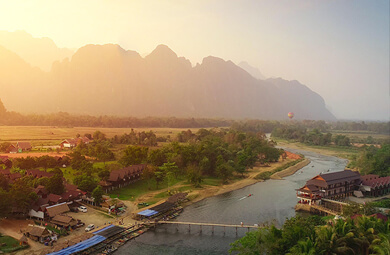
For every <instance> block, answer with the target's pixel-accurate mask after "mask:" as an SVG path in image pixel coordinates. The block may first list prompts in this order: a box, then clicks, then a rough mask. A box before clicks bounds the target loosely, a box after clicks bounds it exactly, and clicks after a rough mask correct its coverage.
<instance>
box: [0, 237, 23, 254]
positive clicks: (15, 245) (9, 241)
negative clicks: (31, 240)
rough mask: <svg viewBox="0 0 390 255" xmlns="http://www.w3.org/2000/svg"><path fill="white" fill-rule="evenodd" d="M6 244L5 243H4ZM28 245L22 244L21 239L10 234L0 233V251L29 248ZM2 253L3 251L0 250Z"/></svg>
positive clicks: (7, 251) (6, 251)
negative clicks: (3, 234)
mask: <svg viewBox="0 0 390 255" xmlns="http://www.w3.org/2000/svg"><path fill="white" fill-rule="evenodd" d="M2 244H5V245H2ZM27 247H28V246H27V245H24V246H21V245H20V244H19V241H18V240H16V239H15V238H12V237H10V236H2V235H1V234H0V251H2V252H4V253H10V252H14V251H17V250H20V249H24V248H27ZM0 253H1V252H0Z"/></svg>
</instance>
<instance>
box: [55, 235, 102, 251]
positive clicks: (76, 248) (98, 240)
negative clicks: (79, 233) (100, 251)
mask: <svg viewBox="0 0 390 255" xmlns="http://www.w3.org/2000/svg"><path fill="white" fill-rule="evenodd" d="M104 240H106V238H105V237H103V236H99V235H95V236H93V237H91V238H89V239H87V240H84V241H82V242H80V243H78V244H75V245H72V246H70V247H68V248H65V249H62V250H60V251H57V252H52V253H49V254H50V255H69V254H73V253H76V252H80V251H82V250H85V249H88V248H89V247H91V246H94V245H95V244H98V243H101V242H103V241H104Z"/></svg>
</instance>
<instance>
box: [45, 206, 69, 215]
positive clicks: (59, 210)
mask: <svg viewBox="0 0 390 255" xmlns="http://www.w3.org/2000/svg"><path fill="white" fill-rule="evenodd" d="M69 211H70V209H69V206H68V205H67V204H66V203H61V204H57V205H52V206H48V207H46V213H47V215H48V216H49V217H50V218H53V217H55V216H56V215H58V214H63V213H66V212H69Z"/></svg>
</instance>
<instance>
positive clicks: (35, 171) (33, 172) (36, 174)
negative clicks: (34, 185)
mask: <svg viewBox="0 0 390 255" xmlns="http://www.w3.org/2000/svg"><path fill="white" fill-rule="evenodd" d="M26 174H27V175H31V176H34V177H35V178H42V177H48V178H50V177H52V176H54V173H49V172H45V171H41V170H38V169H32V170H26Z"/></svg>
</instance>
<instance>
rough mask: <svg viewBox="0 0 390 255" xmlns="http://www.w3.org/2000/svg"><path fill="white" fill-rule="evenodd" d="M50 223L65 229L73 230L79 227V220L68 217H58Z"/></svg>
mask: <svg viewBox="0 0 390 255" xmlns="http://www.w3.org/2000/svg"><path fill="white" fill-rule="evenodd" d="M50 222H51V223H53V224H55V225H57V226H59V227H63V228H68V227H72V228H73V227H74V226H76V225H77V220H75V219H73V218H72V217H70V216H67V215H56V216H54V218H53V219H52V220H51V221H50Z"/></svg>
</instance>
